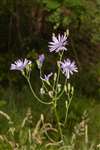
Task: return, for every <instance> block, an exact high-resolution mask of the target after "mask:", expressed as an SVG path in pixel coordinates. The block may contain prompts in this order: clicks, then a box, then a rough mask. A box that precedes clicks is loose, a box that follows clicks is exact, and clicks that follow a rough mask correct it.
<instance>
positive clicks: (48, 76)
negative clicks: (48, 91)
mask: <svg viewBox="0 0 100 150" xmlns="http://www.w3.org/2000/svg"><path fill="white" fill-rule="evenodd" d="M52 75H53V73H52V72H51V73H49V74H48V75H44V78H42V77H41V79H42V80H44V81H49V79H50V77H51V76H52Z"/></svg>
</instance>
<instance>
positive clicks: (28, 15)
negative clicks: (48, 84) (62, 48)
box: [0, 0, 100, 94]
mask: <svg viewBox="0 0 100 150" xmlns="http://www.w3.org/2000/svg"><path fill="white" fill-rule="evenodd" d="M0 29H1V30H0V83H2V81H3V84H4V85H5V84H7V85H8V83H9V81H10V79H13V80H14V81H16V80H17V79H18V78H17V76H15V75H14V76H13V75H12V74H11V72H10V71H9V67H10V64H11V62H12V61H14V60H15V59H17V58H19V56H20V57H26V56H28V58H31V59H32V60H33V61H34V59H35V58H36V57H35V56H33V54H32V55H31V56H30V54H31V53H34V51H35V53H36V54H35V55H38V53H41V52H44V53H46V55H48V51H47V49H48V48H47V43H48V41H50V38H51V35H52V32H55V33H59V32H60V33H62V32H63V31H66V29H69V31H70V36H69V39H68V42H69V45H68V49H69V50H71V57H72V58H73V57H74V58H75V59H76V61H77V64H78V67H79V72H80V74H81V77H80V74H79V77H78V79H79V81H80V80H81V78H82V80H81V81H80V84H81V85H82V88H81V89H83V87H84V88H85V86H87V85H89V86H87V88H86V89H85V91H87V89H88V91H89V89H91V88H90V82H89V84H87V85H85V82H84V81H83V80H84V78H85V80H86V76H88V79H87V80H88V81H89V80H90V81H91V80H92V78H93V79H94V81H93V82H95V81H96V82H97V78H98V74H95V75H93V74H94V73H91V72H92V71H91V70H93V69H96V68H94V66H95V64H98V62H99V58H100V51H99V49H100V45H99V42H100V1H99V0H95V1H94V0H88V1H87V0H28V1H27V0H1V1H0ZM67 54H68V53H67ZM68 55H69V54H68ZM68 55H66V54H65V57H68ZM54 59H55V57H54ZM53 61H55V60H53ZM84 69H85V71H84ZM87 72H88V73H89V75H86V76H85V75H84V74H85V73H87ZM88 81H86V82H88ZM94 84H95V83H93V85H94ZM81 85H80V86H81ZM93 88H94V89H96V88H97V86H96V87H94V86H93ZM94 89H93V90H94ZM93 90H90V91H92V92H93ZM82 91H84V90H82ZM90 94H91V92H90Z"/></svg>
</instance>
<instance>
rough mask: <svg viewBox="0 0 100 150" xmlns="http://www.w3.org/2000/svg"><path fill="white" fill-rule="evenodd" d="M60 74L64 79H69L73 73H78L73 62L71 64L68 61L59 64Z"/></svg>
mask: <svg viewBox="0 0 100 150" xmlns="http://www.w3.org/2000/svg"><path fill="white" fill-rule="evenodd" d="M60 64H61V69H62V72H63V73H64V74H65V76H66V78H67V79H69V78H70V75H73V72H78V68H77V67H76V65H75V62H74V61H73V62H71V61H70V59H67V60H64V62H60Z"/></svg>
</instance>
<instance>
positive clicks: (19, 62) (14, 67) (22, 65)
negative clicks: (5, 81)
mask: <svg viewBox="0 0 100 150" xmlns="http://www.w3.org/2000/svg"><path fill="white" fill-rule="evenodd" d="M31 63H32V62H31V61H30V60H27V59H26V58H25V60H24V61H23V60H20V59H18V60H17V61H15V62H14V64H11V67H10V70H19V71H23V70H24V68H26V66H27V65H28V64H31Z"/></svg>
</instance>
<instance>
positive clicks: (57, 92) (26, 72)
mask: <svg viewBox="0 0 100 150" xmlns="http://www.w3.org/2000/svg"><path fill="white" fill-rule="evenodd" d="M67 39H68V34H67V33H64V35H60V34H58V36H57V37H56V36H55V34H53V36H52V41H51V42H49V43H48V48H49V52H55V53H58V55H59V60H58V61H57V64H58V65H57V67H58V71H57V72H55V73H53V72H50V73H48V74H43V72H42V66H43V63H44V61H45V55H44V54H41V55H39V57H38V59H37V60H36V63H37V67H38V69H39V71H40V79H41V81H42V87H41V88H40V93H41V95H45V94H47V95H48V96H49V101H44V100H43V97H42V99H41V98H39V97H38V96H37V95H36V93H35V91H34V89H33V88H32V85H31V82H30V73H31V69H32V61H30V60H28V59H26V58H25V60H21V59H19V60H17V61H15V62H14V64H11V68H10V69H11V70H19V71H21V73H22V75H23V76H24V77H25V78H26V79H27V81H28V84H29V87H30V90H31V92H32V94H33V96H34V97H35V98H36V99H37V100H38V101H39V102H41V103H42V104H46V105H51V107H52V108H53V109H52V110H54V113H55V116H56V120H57V125H58V131H59V135H60V138H61V141H63V132H62V128H61V125H60V118H59V115H58V112H57V105H58V100H59V99H60V98H61V96H62V95H63V94H66V95H67V100H65V109H66V110H65V120H64V123H62V124H64V125H65V124H66V121H67V116H68V110H69V107H70V104H71V100H72V97H73V92H74V88H73V86H71V85H70V83H69V79H70V77H71V75H73V74H74V72H78V68H77V66H76V64H75V62H74V61H71V60H70V59H69V58H67V59H64V60H63V54H64V51H67V48H66V46H67V45H68V40H67ZM61 72H62V74H64V75H65V83H64V84H63V85H62V84H61V83H60V74H61ZM51 79H53V82H51Z"/></svg>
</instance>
